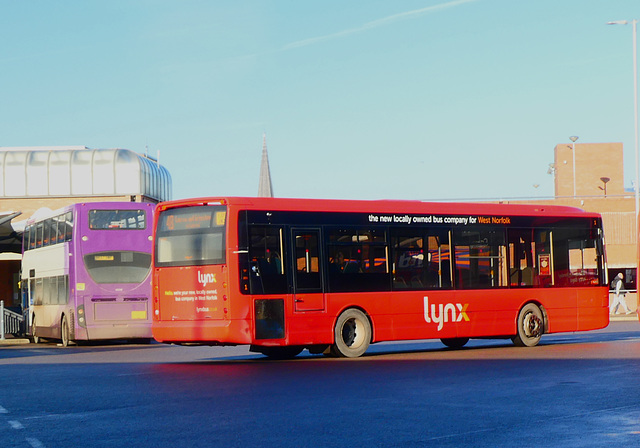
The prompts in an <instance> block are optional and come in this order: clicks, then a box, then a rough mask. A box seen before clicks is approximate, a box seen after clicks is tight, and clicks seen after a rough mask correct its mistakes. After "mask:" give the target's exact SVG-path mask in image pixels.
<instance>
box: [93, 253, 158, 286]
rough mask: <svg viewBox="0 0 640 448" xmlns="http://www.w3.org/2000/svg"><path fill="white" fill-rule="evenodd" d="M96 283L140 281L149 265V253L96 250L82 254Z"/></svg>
mask: <svg viewBox="0 0 640 448" xmlns="http://www.w3.org/2000/svg"><path fill="white" fill-rule="evenodd" d="M84 265H85V267H86V268H87V272H88V273H89V275H90V276H91V278H92V279H93V281H95V282H96V283H141V282H142V281H143V280H144V279H145V277H146V276H147V274H148V273H149V268H150V267H151V255H150V254H147V253H143V252H133V251H109V252H97V253H93V254H88V255H85V256H84Z"/></svg>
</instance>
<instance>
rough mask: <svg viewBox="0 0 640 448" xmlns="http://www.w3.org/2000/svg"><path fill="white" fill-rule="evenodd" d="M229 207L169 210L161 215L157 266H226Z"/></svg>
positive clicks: (157, 244)
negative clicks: (226, 231) (226, 232)
mask: <svg viewBox="0 0 640 448" xmlns="http://www.w3.org/2000/svg"><path fill="white" fill-rule="evenodd" d="M226 216H227V209H226V207H225V206H217V205H215V206H198V207H187V208H179V209H169V210H165V211H163V212H161V213H160V216H159V218H158V227H157V232H156V259H155V262H156V266H196V265H205V264H223V263H225V261H226V260H225V229H226Z"/></svg>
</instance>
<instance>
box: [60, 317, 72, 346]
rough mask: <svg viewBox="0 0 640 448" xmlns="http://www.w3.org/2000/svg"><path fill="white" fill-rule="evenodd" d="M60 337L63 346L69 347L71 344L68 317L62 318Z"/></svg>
mask: <svg viewBox="0 0 640 448" xmlns="http://www.w3.org/2000/svg"><path fill="white" fill-rule="evenodd" d="M60 337H61V339H62V346H63V347H68V346H69V342H70V336H69V321H68V320H67V316H62V322H61V323H60Z"/></svg>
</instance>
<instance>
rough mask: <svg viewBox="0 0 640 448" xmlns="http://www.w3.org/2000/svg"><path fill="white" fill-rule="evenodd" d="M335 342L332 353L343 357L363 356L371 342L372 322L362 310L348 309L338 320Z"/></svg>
mask: <svg viewBox="0 0 640 448" xmlns="http://www.w3.org/2000/svg"><path fill="white" fill-rule="evenodd" d="M334 338H335V343H334V344H333V345H332V346H331V354H332V355H333V356H337V357H342V358H357V357H358V356H362V355H363V354H364V352H366V351H367V348H369V344H370V343H371V323H370V322H369V318H368V317H367V316H366V315H365V314H364V313H363V312H362V311H360V310H357V309H355V308H351V309H348V310H346V311H345V312H344V313H342V314H341V315H340V316H338V320H337V321H336V326H335V329H334Z"/></svg>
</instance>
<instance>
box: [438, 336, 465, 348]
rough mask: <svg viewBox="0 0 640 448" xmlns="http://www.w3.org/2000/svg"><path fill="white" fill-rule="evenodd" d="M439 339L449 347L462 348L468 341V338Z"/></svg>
mask: <svg viewBox="0 0 640 448" xmlns="http://www.w3.org/2000/svg"><path fill="white" fill-rule="evenodd" d="M440 341H442V343H443V344H444V345H446V346H447V347H449V348H462V347H464V346H465V344H466V343H467V342H469V338H444V339H440Z"/></svg>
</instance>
